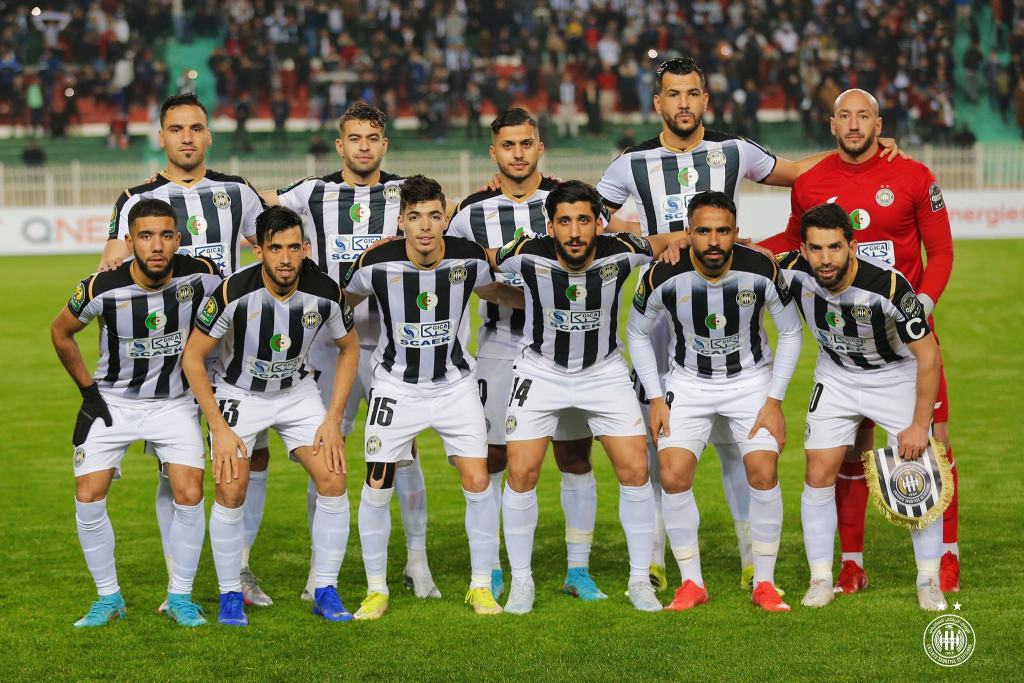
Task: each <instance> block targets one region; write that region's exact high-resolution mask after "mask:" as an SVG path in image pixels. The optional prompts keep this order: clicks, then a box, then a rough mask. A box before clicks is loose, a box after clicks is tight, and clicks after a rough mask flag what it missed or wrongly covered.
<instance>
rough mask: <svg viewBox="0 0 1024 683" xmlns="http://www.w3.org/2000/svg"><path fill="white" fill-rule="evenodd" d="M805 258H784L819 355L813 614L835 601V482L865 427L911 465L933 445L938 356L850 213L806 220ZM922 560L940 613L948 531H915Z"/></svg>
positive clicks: (808, 602) (922, 581) (898, 281)
mask: <svg viewBox="0 0 1024 683" xmlns="http://www.w3.org/2000/svg"><path fill="white" fill-rule="evenodd" d="M800 232H801V235H802V244H801V245H800V251H799V252H791V253H789V254H786V255H784V256H783V257H782V259H781V260H780V267H781V268H783V275H784V276H785V277H786V279H787V281H788V283H789V287H790V292H791V294H792V296H793V300H794V301H796V302H797V305H798V306H799V307H800V311H801V313H802V314H803V316H804V319H805V320H806V321H807V326H808V327H809V328H810V330H811V332H812V333H813V334H814V337H815V339H816V340H817V342H818V346H819V347H820V352H819V353H818V361H817V364H816V365H815V368H814V382H815V384H814V390H813V391H812V393H811V400H810V405H809V406H808V408H807V430H806V432H805V435H804V448H805V450H806V452H807V475H806V480H805V484H804V492H803V495H802V496H801V501H800V519H801V522H802V523H803V528H804V547H805V549H806V551H807V562H808V564H809V565H810V570H811V582H810V587H809V589H808V590H807V594H806V595H805V596H804V598H803V600H802V604H804V605H805V606H807V607H824V606H825V605H827V604H829V603H830V602H832V600H833V598H834V596H835V593H834V589H833V586H832V562H833V553H834V547H835V535H836V517H837V516H836V504H835V483H836V477H837V476H838V474H839V468H840V465H841V464H842V462H843V458H844V456H845V455H846V451H847V449H848V448H849V447H850V446H852V445H853V443H854V439H855V438H856V435H857V428H858V425H860V423H861V420H863V419H865V418H867V419H870V420H873V421H874V422H875V423H876V424H878V425H879V426H881V427H882V429H884V430H885V431H886V433H887V435H888V442H889V445H890V446H893V447H897V446H898V448H899V454H900V456H901V457H902V458H904V459H906V460H910V459H916V458H919V457H920V456H921V453H922V452H924V450H925V449H926V448H927V447H928V435H929V427H930V425H931V421H932V411H933V408H934V405H935V396H936V394H937V393H938V389H939V348H938V346H937V345H936V344H935V338H934V337H933V336H932V334H931V330H930V329H929V327H928V320H927V317H928V316H927V314H926V313H925V311H924V307H923V306H922V305H921V303H920V301H918V299H917V296H916V295H915V293H914V289H913V287H911V286H910V283H909V282H907V280H906V278H904V277H903V275H901V274H900V273H899V272H898V271H896V270H893V269H892V268H891V267H890V266H888V265H886V264H884V263H882V262H881V261H877V260H875V259H871V258H864V257H859V256H857V241H856V240H854V239H853V227H852V226H851V223H850V217H849V215H848V214H847V212H846V210H845V209H844V208H843V207H841V206H839V205H838V204H820V205H818V206H816V207H814V208H812V209H809V210H808V211H806V212H805V213H804V214H803V216H802V217H801V219H800ZM910 536H911V539H912V540H913V544H914V557H915V559H916V561H917V601H918V604H919V605H920V606H921V608H922V609H925V610H932V611H941V610H944V609H946V600H945V598H943V596H942V592H941V590H940V588H939V554H940V552H941V550H942V527H941V523H940V522H939V521H938V520H936V521H934V522H932V523H931V524H929V525H928V526H927V527H925V528H923V529H917V530H914V531H912V532H911V533H910Z"/></svg>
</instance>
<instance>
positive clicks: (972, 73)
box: [963, 42, 984, 102]
mask: <svg viewBox="0 0 1024 683" xmlns="http://www.w3.org/2000/svg"><path fill="white" fill-rule="evenodd" d="M983 59H984V56H983V55H982V54H981V49H980V48H979V47H978V43H977V42H972V43H971V44H970V45H969V46H968V48H967V50H966V51H965V52H964V61H963V64H964V91H965V92H966V94H967V99H968V100H970V101H971V102H977V101H978V86H979V85H980V83H979V81H980V80H981V78H980V75H981V74H980V71H981V62H982V60H983Z"/></svg>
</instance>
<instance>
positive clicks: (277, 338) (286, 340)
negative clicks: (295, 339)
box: [270, 334, 292, 351]
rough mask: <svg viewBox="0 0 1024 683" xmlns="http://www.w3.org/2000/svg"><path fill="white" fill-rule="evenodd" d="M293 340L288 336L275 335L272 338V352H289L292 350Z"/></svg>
mask: <svg viewBox="0 0 1024 683" xmlns="http://www.w3.org/2000/svg"><path fill="white" fill-rule="evenodd" d="M291 345H292V340H291V338H290V337H289V336H288V335H287V334H275V335H274V336H273V337H271V338H270V349H271V350H272V351H287V350H288V349H289V348H291Z"/></svg>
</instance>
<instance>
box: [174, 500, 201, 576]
mask: <svg viewBox="0 0 1024 683" xmlns="http://www.w3.org/2000/svg"><path fill="white" fill-rule="evenodd" d="M205 538H206V511H205V510H204V509H203V501H202V500H200V501H199V502H198V503H196V504H195V505H178V504H177V503H175V504H174V520H173V521H172V522H171V555H172V556H173V557H174V568H173V571H171V585H170V588H169V589H168V592H169V593H176V594H181V595H191V593H192V581H193V580H194V579H195V578H196V570H197V569H198V568H199V554H200V553H201V552H202V551H203V540H204V539H205Z"/></svg>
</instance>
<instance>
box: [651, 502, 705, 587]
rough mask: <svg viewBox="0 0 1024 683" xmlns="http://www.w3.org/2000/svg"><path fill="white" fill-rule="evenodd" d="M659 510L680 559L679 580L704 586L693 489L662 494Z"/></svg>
mask: <svg viewBox="0 0 1024 683" xmlns="http://www.w3.org/2000/svg"><path fill="white" fill-rule="evenodd" d="M661 514H662V515H663V516H664V517H665V530H666V531H667V532H668V540H669V543H671V544H672V554H673V555H675V558H676V562H678V563H679V573H680V574H682V582H683V583H686V581H687V580H690V581H693V582H694V583H695V584H697V585H698V586H700V587H701V588H703V587H704V576H703V575H702V574H701V571H700V545H699V543H698V541H697V532H698V530H699V529H700V510H698V509H697V501H696V500H694V498H693V490H692V489H691V490H689V491H683V492H681V493H667V492H664V491H663V492H662V494H661Z"/></svg>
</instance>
